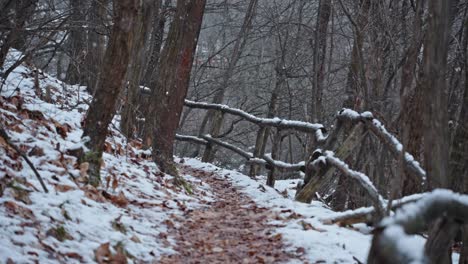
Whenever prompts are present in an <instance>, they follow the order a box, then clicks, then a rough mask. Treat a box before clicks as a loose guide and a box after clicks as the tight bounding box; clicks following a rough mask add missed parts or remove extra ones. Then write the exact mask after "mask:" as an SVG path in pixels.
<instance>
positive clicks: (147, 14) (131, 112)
mask: <svg viewBox="0 0 468 264" xmlns="http://www.w3.org/2000/svg"><path fill="white" fill-rule="evenodd" d="M142 4H143V5H142V9H141V11H142V13H141V14H139V16H138V17H139V19H138V23H137V26H136V27H135V33H134V34H135V36H136V37H135V44H134V45H133V55H132V56H131V59H130V64H129V65H128V67H129V69H128V71H127V78H126V79H127V81H126V84H127V90H126V91H127V94H126V97H125V105H124V109H123V112H122V119H121V122H120V126H121V130H122V132H123V133H124V134H125V136H127V138H129V139H132V138H134V137H136V136H137V124H136V122H137V118H138V117H139V114H138V112H139V111H140V109H141V108H140V104H139V102H138V94H139V89H140V81H141V79H142V73H143V66H144V62H145V50H146V48H145V46H146V45H145V44H146V43H147V39H148V35H149V30H150V25H151V19H152V17H153V13H154V12H153V11H154V7H155V6H154V2H153V1H152V0H144V1H143V2H142Z"/></svg>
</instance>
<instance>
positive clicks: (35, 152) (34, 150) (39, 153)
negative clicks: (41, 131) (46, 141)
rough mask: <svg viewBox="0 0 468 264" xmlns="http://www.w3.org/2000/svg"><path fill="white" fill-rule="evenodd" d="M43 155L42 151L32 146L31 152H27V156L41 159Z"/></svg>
mask: <svg viewBox="0 0 468 264" xmlns="http://www.w3.org/2000/svg"><path fill="white" fill-rule="evenodd" d="M44 155H45V153H44V149H42V148H40V147H38V146H34V147H33V148H32V149H31V151H29V153H28V156H37V157H42V156H44Z"/></svg>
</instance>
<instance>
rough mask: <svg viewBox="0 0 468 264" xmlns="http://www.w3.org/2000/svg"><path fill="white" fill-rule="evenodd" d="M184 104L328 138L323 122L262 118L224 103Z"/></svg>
mask: <svg viewBox="0 0 468 264" xmlns="http://www.w3.org/2000/svg"><path fill="white" fill-rule="evenodd" d="M184 104H185V106H187V107H191V108H199V109H211V110H217V111H221V112H224V113H228V114H231V115H235V116H239V117H242V118H244V119H245V120H247V121H249V122H252V123H254V124H257V125H259V126H271V127H277V128H279V129H294V130H297V131H301V132H306V133H315V137H316V139H317V141H319V142H322V141H324V140H325V139H326V135H324V133H325V132H326V130H325V128H324V126H323V125H322V124H315V123H309V122H304V121H297V120H286V119H280V118H277V117H275V118H260V117H257V116H254V115H252V114H249V113H247V112H245V111H243V110H241V109H237V108H231V107H229V106H227V105H222V104H211V103H204V102H194V101H190V100H185V103H184ZM317 131H319V132H317Z"/></svg>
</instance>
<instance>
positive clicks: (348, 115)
mask: <svg viewBox="0 0 468 264" xmlns="http://www.w3.org/2000/svg"><path fill="white" fill-rule="evenodd" d="M337 118H338V119H341V120H343V121H347V120H348V121H353V122H356V121H362V122H363V123H364V124H365V125H366V127H367V128H368V129H369V130H370V131H371V132H372V133H373V134H374V135H376V136H377V137H378V138H379V139H380V140H381V141H382V143H384V144H385V145H386V146H388V147H389V149H390V152H391V153H392V155H393V156H394V157H395V158H399V157H401V156H402V155H403V144H401V142H400V141H399V140H398V139H397V138H396V137H395V136H394V135H392V134H391V133H390V132H388V130H387V129H386V128H385V126H384V125H383V124H382V123H381V122H380V121H379V120H378V119H376V118H374V116H373V114H372V113H371V112H364V113H361V114H359V113H358V112H356V111H354V110H351V109H347V108H345V109H342V110H341V111H340V112H339V113H338V117H337ZM404 165H405V168H406V169H407V170H408V171H410V172H411V173H413V174H414V175H416V176H418V177H419V178H421V179H422V182H424V181H425V179H426V171H424V169H423V168H421V165H420V164H419V162H418V161H416V160H415V159H414V157H413V156H412V155H411V154H410V153H408V152H405V153H404Z"/></svg>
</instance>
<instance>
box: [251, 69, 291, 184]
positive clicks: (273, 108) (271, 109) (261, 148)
mask: <svg viewBox="0 0 468 264" xmlns="http://www.w3.org/2000/svg"><path fill="white" fill-rule="evenodd" d="M285 80H286V76H285V72H284V71H283V70H282V69H281V68H277V71H276V83H275V88H274V89H273V92H272V93H271V97H270V103H269V104H268V113H267V118H273V117H274V116H275V115H276V114H277V113H278V97H279V92H280V89H281V87H283V84H284V82H285ZM270 131H271V128H270V127H266V126H265V127H261V128H260V129H259V130H258V132H257V138H256V141H255V149H254V153H253V155H254V157H256V158H261V157H263V155H265V149H266V145H267V141H268V136H269V135H270ZM273 147H274V146H273ZM259 170H260V166H258V165H257V164H252V165H251V166H250V172H249V175H250V177H252V178H253V177H255V176H256V175H257V174H258V172H259Z"/></svg>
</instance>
